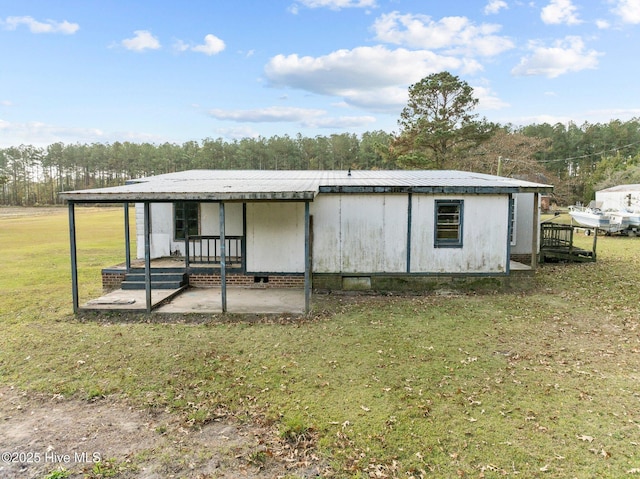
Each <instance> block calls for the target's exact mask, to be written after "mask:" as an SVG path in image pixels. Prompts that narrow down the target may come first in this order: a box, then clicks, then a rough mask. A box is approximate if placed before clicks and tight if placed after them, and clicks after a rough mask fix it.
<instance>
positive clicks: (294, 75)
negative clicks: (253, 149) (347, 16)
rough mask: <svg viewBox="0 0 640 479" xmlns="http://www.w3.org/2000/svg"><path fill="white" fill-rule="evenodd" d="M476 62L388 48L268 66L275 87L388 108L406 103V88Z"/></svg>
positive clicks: (473, 68)
mask: <svg viewBox="0 0 640 479" xmlns="http://www.w3.org/2000/svg"><path fill="white" fill-rule="evenodd" d="M481 68H482V67H481V66H480V65H479V64H478V63H477V62H475V61H473V60H461V59H459V58H456V57H453V56H441V55H437V54H435V53H433V52H430V51H427V50H415V51H412V50H406V49H402V48H399V49H396V50H389V49H387V48H385V47H383V46H375V47H358V48H355V49H353V50H337V51H335V52H332V53H330V54H328V55H324V56H321V57H311V56H304V57H300V56H298V55H295V54H292V55H287V56H285V55H277V56H275V57H273V58H271V60H270V61H269V62H268V64H267V65H266V67H265V75H266V77H267V79H268V80H269V81H270V82H271V84H272V85H274V86H279V87H290V88H296V89H300V90H305V91H309V92H312V93H316V94H321V95H331V96H338V97H341V98H343V99H344V100H345V101H346V102H347V103H349V104H350V105H357V106H362V107H366V108H370V109H380V110H383V109H386V108H391V107H393V108H394V109H397V107H398V105H402V104H403V103H405V102H406V92H407V90H406V88H407V86H408V85H410V84H412V83H415V82H416V81H419V80H420V79H421V78H423V77H425V76H427V75H429V74H431V73H437V72H440V71H443V70H449V71H451V70H460V71H462V72H466V73H473V72H477V71H479V70H481Z"/></svg>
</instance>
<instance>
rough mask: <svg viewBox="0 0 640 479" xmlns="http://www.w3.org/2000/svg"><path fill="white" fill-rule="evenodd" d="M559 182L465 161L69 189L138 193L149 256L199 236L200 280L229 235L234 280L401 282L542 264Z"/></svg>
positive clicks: (90, 194)
mask: <svg viewBox="0 0 640 479" xmlns="http://www.w3.org/2000/svg"><path fill="white" fill-rule="evenodd" d="M551 190H552V187H551V186H549V185H543V184H538V183H531V182H527V181H522V180H516V179H511V178H503V177H497V176H492V175H485V174H479V173H469V172H460V171H435V170H420V171H413V170H394V171H362V170H355V171H267V170H259V171H256V170H251V171H238V170H192V171H185V172H179V173H171V174H165V175H159V176H153V177H149V178H143V179H140V180H135V181H131V182H129V183H128V184H127V185H124V186H120V187H112V188H100V189H93V190H82V191H74V192H66V193H64V194H63V195H62V196H63V197H64V198H65V199H66V200H68V201H69V203H70V208H73V205H74V204H75V203H79V202H84V203H88V202H91V203H96V202H119V203H136V220H137V221H136V225H137V232H136V235H137V256H138V257H139V258H145V257H146V259H147V260H150V259H153V258H159V257H170V256H173V257H181V258H182V257H184V256H185V255H186V241H185V236H187V235H188V237H189V257H190V261H189V262H186V261H185V263H186V268H187V273H188V274H189V275H190V282H191V283H192V284H196V285H197V284H211V281H210V278H209V279H206V278H207V275H210V276H213V277H216V278H219V276H220V267H221V265H220V263H221V261H220V259H221V257H220V248H221V246H222V244H224V245H225V250H226V254H225V262H224V263H225V264H224V267H225V268H228V273H225V275H224V276H225V277H226V279H225V280H226V281H229V279H231V281H232V282H233V284H243V281H244V282H246V283H252V282H254V281H260V282H265V283H266V282H270V283H271V284H272V285H281V284H285V283H287V281H285V280H284V279H282V278H289V279H290V280H293V279H295V278H296V277H297V278H300V282H299V283H297V284H298V285H302V282H301V281H302V280H303V279H304V284H305V286H306V287H307V288H309V286H310V285H311V284H312V285H313V287H320V288H328V289H341V288H349V287H350V286H351V285H353V284H356V285H358V286H359V287H362V286H363V285H364V286H365V287H371V288H372V289H393V284H394V283H393V281H396V284H398V283H397V282H398V281H400V282H403V284H404V282H406V281H410V280H411V278H414V279H416V278H417V279H418V282H420V281H424V278H428V277H430V276H442V275H454V276H456V277H457V276H494V277H495V276H498V277H499V276H508V275H509V274H510V271H511V264H512V263H511V260H512V259H514V258H516V259H519V260H522V258H526V261H528V262H530V266H531V268H535V266H536V261H537V255H538V252H539V208H540V194H541V193H548V192H550V191H551ZM145 212H146V213H145ZM145 231H148V236H147V235H146V234H145ZM221 236H224V238H225V241H224V243H223V242H221V238H220V237H221ZM147 251H148V254H147ZM195 262H199V263H205V264H204V265H203V264H199V265H198V269H197V270H196V269H195V268H191V266H192V265H193V263H195ZM206 264H209V265H210V269H207V268H206V267H204V266H206ZM205 279H206V280H205ZM199 282H200V283H199ZM293 284H296V283H295V281H293ZM381 285H385V286H384V287H382V286H381ZM390 285H391V286H390Z"/></svg>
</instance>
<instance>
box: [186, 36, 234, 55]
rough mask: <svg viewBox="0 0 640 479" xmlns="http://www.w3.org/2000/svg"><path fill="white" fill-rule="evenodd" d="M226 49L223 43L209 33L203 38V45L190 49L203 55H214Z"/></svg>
mask: <svg viewBox="0 0 640 479" xmlns="http://www.w3.org/2000/svg"><path fill="white" fill-rule="evenodd" d="M225 48H226V45H225V43H224V41H222V40H221V39H219V38H218V37H216V36H215V35H212V34H211V33H210V34H208V35H206V36H205V37H204V44H202V45H196V46H195V47H193V48H191V50H193V51H194V52H200V53H204V54H205V55H216V54H217V53H220V52H221V51H223V50H224V49H225Z"/></svg>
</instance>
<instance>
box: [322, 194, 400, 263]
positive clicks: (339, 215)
mask: <svg viewBox="0 0 640 479" xmlns="http://www.w3.org/2000/svg"><path fill="white" fill-rule="evenodd" d="M407 198H408V197H407V195H353V194H350V195H319V196H318V197H317V198H316V201H314V202H313V204H312V214H313V271H314V272H318V273H333V272H339V271H342V272H343V273H384V272H387V273H403V272H406V258H407V254H406V245H407V201H408V200H407Z"/></svg>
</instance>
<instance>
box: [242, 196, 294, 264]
mask: <svg viewBox="0 0 640 479" xmlns="http://www.w3.org/2000/svg"><path fill="white" fill-rule="evenodd" d="M247 271H249V272H255V273H259V272H270V273H304V204H303V203H284V202H280V203H274V202H268V203H248V204H247Z"/></svg>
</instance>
